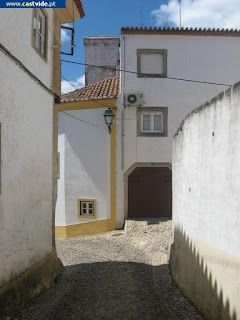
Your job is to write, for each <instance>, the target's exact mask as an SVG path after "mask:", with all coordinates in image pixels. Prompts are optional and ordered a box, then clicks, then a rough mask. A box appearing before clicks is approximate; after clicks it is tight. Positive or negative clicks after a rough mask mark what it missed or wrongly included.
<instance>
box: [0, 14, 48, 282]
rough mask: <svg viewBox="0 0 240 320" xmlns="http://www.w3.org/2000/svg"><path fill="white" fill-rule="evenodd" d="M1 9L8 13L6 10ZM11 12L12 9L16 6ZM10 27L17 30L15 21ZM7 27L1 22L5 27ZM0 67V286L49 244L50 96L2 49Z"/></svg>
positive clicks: (44, 252) (41, 255) (45, 251)
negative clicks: (0, 175)
mask: <svg viewBox="0 0 240 320" xmlns="http://www.w3.org/2000/svg"><path fill="white" fill-rule="evenodd" d="M3 11H4V13H5V14H6V16H8V10H2V12H3ZM10 11H11V12H13V14H14V11H15V9H14V10H10ZM16 11H17V12H19V13H20V11H21V10H20V11H18V10H16ZM2 12H1V15H2ZM25 13H26V12H25ZM14 16H15V14H14ZM20 16H21V13H20ZM30 16H31V14H30ZM8 17H9V16H8ZM9 19H10V17H9ZM12 19H13V18H12V17H11V19H10V20H11V21H13V20H12ZM0 20H1V19H0ZM4 21H5V19H4ZM0 23H2V21H1V22H0ZM23 23H25V21H24V20H23ZM12 25H14V24H12ZM14 28H15V33H16V34H17V33H18V31H17V30H18V29H17V26H16V25H14ZM7 29H8V28H7V27H6V26H4V30H5V31H6V32H7ZM19 34H20V32H19ZM2 35H3V33H1V37H2ZM14 39H16V36H15V37H14V38H13V39H12V41H14ZM33 54H35V53H34V52H33ZM39 67H40V66H39ZM0 70H1V78H2V80H4V81H1V87H0V96H1V99H0V122H1V128H2V129H1V173H2V178H1V180H2V181H1V188H2V190H1V191H2V192H1V195H0V286H3V285H4V284H5V283H6V282H8V281H10V280H11V279H13V278H15V277H16V276H18V275H19V274H21V273H22V272H24V271H26V270H27V269H29V268H30V267H32V266H33V265H34V264H35V263H37V262H38V261H40V260H41V259H43V258H45V257H46V256H47V255H48V254H49V253H51V252H52V249H53V248H52V122H53V117H52V114H53V102H54V101H53V97H52V96H51V95H49V93H48V92H46V91H45V90H44V89H43V88H42V87H40V86H39V85H38V84H37V83H36V82H34V81H33V80H32V79H31V78H30V77H29V76H28V75H27V74H26V73H24V72H23V71H22V70H21V69H20V68H19V67H18V66H16V65H15V64H14V63H13V62H12V61H11V60H10V59H8V58H7V57H6V56H5V55H4V54H1V55H0Z"/></svg>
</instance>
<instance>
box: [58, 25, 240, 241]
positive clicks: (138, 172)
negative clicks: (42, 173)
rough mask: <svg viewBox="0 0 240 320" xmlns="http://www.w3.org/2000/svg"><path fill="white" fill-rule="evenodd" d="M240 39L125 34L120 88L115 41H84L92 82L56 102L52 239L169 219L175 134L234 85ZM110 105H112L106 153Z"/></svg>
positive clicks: (195, 33)
mask: <svg viewBox="0 0 240 320" xmlns="http://www.w3.org/2000/svg"><path fill="white" fill-rule="evenodd" d="M239 36H240V32H239V31H228V30H221V31H220V30H205V29H204V30H201V29H195V30H192V29H190V30H189V29H184V30H179V29H174V28H172V29H161V28H159V29H157V28H155V29H151V28H140V29H139V28H123V29H122V35H121V41H120V52H121V55H120V58H121V59H120V60H121V63H120V70H121V71H120V84H118V83H117V82H118V81H119V80H118V78H117V77H112V76H113V72H115V70H117V69H118V63H117V61H118V50H117V49H118V45H119V44H118V40H117V39H116V37H89V38H87V39H86V40H85V41H84V43H85V45H87V47H86V61H87V62H88V64H90V65H91V66H87V68H86V72H87V74H86V78H87V83H91V84H90V85H89V86H86V87H84V88H82V89H78V90H76V91H74V92H73V93H69V94H66V95H63V96H62V103H61V104H60V106H59V111H64V112H65V113H60V114H59V120H60V121H59V123H60V126H59V152H60V154H61V157H60V158H61V160H60V167H61V173H60V180H59V194H58V203H57V212H56V235H57V236H59V237H70V236H73V235H81V234H88V233H95V232H103V231H106V230H112V229H115V228H122V227H123V225H124V221H125V219H127V218H150V217H172V171H171V170H172V146H173V135H174V133H175V131H176V130H177V128H178V126H179V124H180V123H181V121H182V119H183V118H184V116H185V115H186V114H187V113H188V112H189V111H191V110H192V109H193V108H194V106H195V105H199V104H201V103H203V102H204V101H205V100H207V99H210V98H211V97H212V96H214V95H216V94H218V93H219V92H221V91H222V90H223V89H224V88H228V86H230V85H232V84H233V83H235V82H236V81H237V79H238V77H239V71H240V63H239V58H238V54H239V50H240V42H239ZM95 57H96V59H95ZM94 65H95V67H94ZM94 69H96V72H95V73H94ZM107 71H108V72H107ZM116 74H117V71H116ZM104 77H105V78H106V81H104V80H102V79H103V78H104ZM97 80H100V81H98V82H95V81H97ZM111 86H115V88H116V89H115V90H114V93H113V92H112V91H111V90H110V91H109V88H110V87H111ZM119 91H120V94H119V95H118V92H119ZM109 92H111V94H110V95H109ZM106 107H110V108H112V109H113V110H114V108H115V107H117V112H116V117H115V119H114V121H113V128H114V130H113V131H112V133H111V149H109V148H110V147H109V145H110V142H109V141H110V136H109V134H108V131H107V127H106V125H105V123H104V119H103V113H104V111H105V110H106ZM100 108H101V109H102V110H101V109H100ZM80 109H88V110H80ZM71 110H77V111H71ZM66 112H67V113H68V114H66ZM74 118H75V119H74ZM115 125H116V132H115ZM115 133H116V137H115ZM113 141H115V142H114V143H116V159H115V145H114V144H113ZM110 150H112V151H111V156H110ZM110 163H111V165H110ZM114 168H116V169H114ZM110 171H111V175H110V173H109V172H110ZM107 172H108V173H107ZM109 177H110V178H109ZM114 180H115V181H116V182H114ZM104 181H105V183H104ZM103 200H104V201H103ZM86 202H87V203H86ZM89 202H91V205H90V206H91V207H89ZM81 203H83V204H84V208H83V207H82V209H81ZM103 203H105V204H104V205H103ZM93 206H95V207H96V208H97V211H96V216H95V217H92V215H93V213H92V210H90V211H89V208H90V209H92V207H93ZM110 207H111V210H110V211H109V208H110ZM85 209H86V210H85ZM81 210H83V211H81ZM89 213H90V214H89ZM81 215H84V217H83V216H81ZM109 219H112V220H111V223H110V220H109Z"/></svg>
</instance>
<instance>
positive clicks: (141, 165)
mask: <svg viewBox="0 0 240 320" xmlns="http://www.w3.org/2000/svg"><path fill="white" fill-rule="evenodd" d="M136 168H168V169H170V170H171V171H172V164H171V163H169V162H155V163H153V162H135V163H134V164H133V165H132V166H131V167H130V168H129V169H128V170H127V171H126V172H125V173H124V175H123V179H124V220H125V219H126V218H128V177H129V175H130V174H131V173H132V172H133V171H134V170H135V169H136Z"/></svg>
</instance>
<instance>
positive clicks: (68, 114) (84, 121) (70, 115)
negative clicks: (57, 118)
mask: <svg viewBox="0 0 240 320" xmlns="http://www.w3.org/2000/svg"><path fill="white" fill-rule="evenodd" d="M60 112H62V113H64V114H66V115H67V116H69V117H71V118H74V119H76V120H78V121H81V122H83V123H86V124H89V125H91V126H93V127H99V126H98V125H97V124H94V123H91V122H88V121H86V120H82V119H80V118H78V117H75V116H73V115H72V114H70V113H67V112H66V111H60Z"/></svg>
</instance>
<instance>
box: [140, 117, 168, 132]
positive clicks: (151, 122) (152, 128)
mask: <svg viewBox="0 0 240 320" xmlns="http://www.w3.org/2000/svg"><path fill="white" fill-rule="evenodd" d="M146 115H147V116H150V130H144V128H143V117H144V116H146ZM159 115H161V130H154V116H159ZM163 117H164V115H163V112H143V113H141V132H143V133H163V132H164V121H163Z"/></svg>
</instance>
